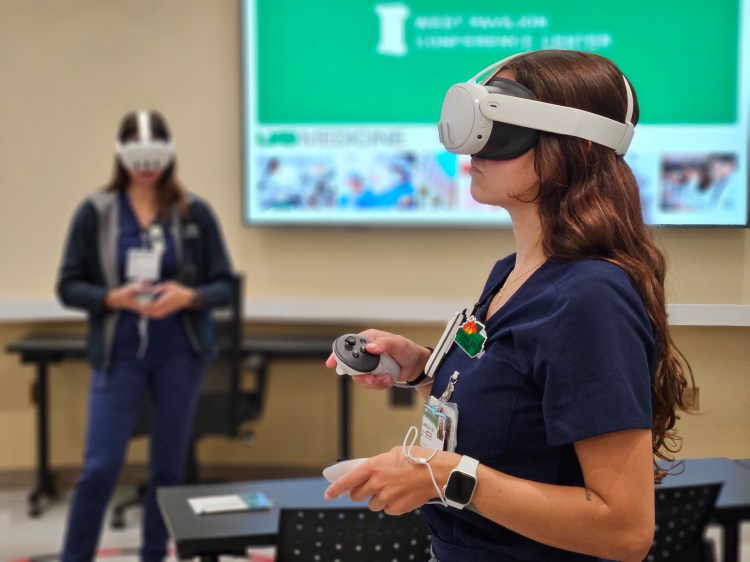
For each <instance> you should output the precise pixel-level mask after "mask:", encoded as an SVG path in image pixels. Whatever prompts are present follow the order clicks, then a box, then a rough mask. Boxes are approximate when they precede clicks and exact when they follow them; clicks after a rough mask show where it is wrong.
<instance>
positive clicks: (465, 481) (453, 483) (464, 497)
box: [443, 455, 479, 509]
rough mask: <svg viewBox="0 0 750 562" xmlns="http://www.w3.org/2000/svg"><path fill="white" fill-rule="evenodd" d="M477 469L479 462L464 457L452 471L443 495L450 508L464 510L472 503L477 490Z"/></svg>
mask: <svg viewBox="0 0 750 562" xmlns="http://www.w3.org/2000/svg"><path fill="white" fill-rule="evenodd" d="M477 468H479V461H478V460H476V459H472V458H471V457H467V456H466V455H464V456H462V457H461V460H460V461H459V463H458V465H457V466H456V468H454V469H453V470H451V473H450V474H449V475H448V481H447V482H446V483H445V487H443V495H444V496H445V501H446V503H447V504H448V505H449V506H451V507H455V508H456V509H463V508H465V507H466V506H467V505H469V504H470V503H471V499H472V498H473V497H474V490H476V488H477Z"/></svg>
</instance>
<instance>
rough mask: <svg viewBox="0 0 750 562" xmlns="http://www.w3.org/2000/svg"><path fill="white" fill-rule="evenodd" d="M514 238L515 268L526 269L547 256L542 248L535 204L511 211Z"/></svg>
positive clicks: (539, 221) (540, 224)
mask: <svg viewBox="0 0 750 562" xmlns="http://www.w3.org/2000/svg"><path fill="white" fill-rule="evenodd" d="M511 219H512V221H513V236H514V237H515V240H516V266H515V267H516V269H528V268H530V267H533V266H534V265H536V264H538V263H539V262H541V261H543V260H544V259H546V258H547V257H548V256H547V255H546V254H545V252H544V249H543V248H542V223H541V219H540V218H539V212H538V211H537V207H536V205H523V208H522V209H514V210H513V212H511Z"/></svg>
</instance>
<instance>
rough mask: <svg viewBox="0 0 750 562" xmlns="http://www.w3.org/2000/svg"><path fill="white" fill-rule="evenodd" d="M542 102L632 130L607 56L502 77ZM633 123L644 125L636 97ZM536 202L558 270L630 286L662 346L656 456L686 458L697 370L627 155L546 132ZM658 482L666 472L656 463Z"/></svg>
mask: <svg viewBox="0 0 750 562" xmlns="http://www.w3.org/2000/svg"><path fill="white" fill-rule="evenodd" d="M503 69H504V70H505V69H507V70H509V71H511V72H512V73H513V74H514V75H515V79H516V81H518V82H519V83H521V84H523V85H524V86H526V87H527V88H529V89H530V90H531V91H532V92H533V93H534V95H535V96H536V97H537V99H539V100H540V101H544V102H549V103H554V104H559V105H564V106H568V107H575V108H578V109H583V110H585V111H590V112H592V113H596V114H599V115H603V116H604V117H609V118H610V119H613V120H615V121H619V122H621V123H623V122H624V121H625V115H626V111H627V93H626V88H625V82H624V80H625V79H624V76H623V74H622V72H621V71H620V70H619V69H618V68H617V66H615V64H614V63H613V62H612V61H610V60H609V59H606V58H604V57H601V56H598V55H595V54H591V53H583V52H578V51H557V50H545V51H535V52H531V53H528V54H525V55H522V56H520V57H517V58H515V59H513V60H511V61H509V63H508V64H507V65H506V66H505V67H504V68H503ZM633 104H634V109H633V116H632V123H633V124H636V123H637V122H638V117H639V109H638V101H637V99H636V98H635V92H633ZM534 165H535V169H536V173H537V177H538V178H539V190H538V194H536V196H535V201H536V203H537V204H538V206H539V214H540V216H541V223H542V246H543V249H544V251H545V253H546V254H547V256H549V259H550V260H553V261H557V260H559V261H568V260H575V259H582V258H600V259H604V260H607V261H610V262H612V263H615V264H617V265H619V266H620V267H622V268H623V269H624V270H625V271H626V272H627V273H628V274H629V275H630V277H631V279H632V280H633V282H634V283H635V286H636V287H637V290H638V293H639V294H640V296H641V298H642V300H643V303H644V306H645V308H646V312H647V313H648V316H649V319H650V320H651V325H652V328H653V333H654V337H655V339H656V351H657V357H656V365H655V368H654V373H653V382H652V387H651V394H652V428H651V430H652V448H653V452H654V457H655V459H654V460H655V461H656V459H657V458H658V459H662V460H673V458H671V457H670V454H672V453H676V452H677V451H679V449H680V439H679V437H678V435H677V431H676V429H675V422H676V421H677V420H678V419H679V416H678V415H677V410H678V409H680V410H683V411H690V405H689V404H686V403H685V402H684V400H683V391H684V390H685V388H686V387H688V385H690V386H693V385H694V379H693V374H692V370H691V368H690V365H689V364H688V363H687V361H686V360H685V357H684V356H683V355H682V353H681V352H680V351H679V350H678V349H677V348H676V347H675V345H674V343H673V341H672V337H671V335H670V333H669V326H668V322H667V311H666V303H665V296H664V279H665V275H666V260H665V258H664V254H663V253H662V252H661V250H660V249H659V248H658V247H657V246H656V244H655V243H654V242H653V240H652V238H651V234H650V232H649V230H648V229H647V227H646V225H645V224H644V221H643V213H642V210H641V201H640V195H639V190H638V184H637V183H636V179H635V176H634V175H633V172H632V170H631V169H630V167H629V166H628V164H627V163H626V162H625V160H624V159H623V157H622V156H617V155H616V154H615V151H614V150H612V149H611V148H607V147H605V146H602V145H598V144H596V143H592V142H589V141H586V140H584V139H580V138H577V137H572V136H565V135H555V134H548V133H543V132H542V133H540V135H539V142H538V144H537V146H536V156H535V162H534ZM654 471H655V476H656V478H657V479H660V478H662V477H663V476H664V474H665V472H666V471H665V470H663V469H662V468H661V467H659V465H657V464H656V462H655V463H654Z"/></svg>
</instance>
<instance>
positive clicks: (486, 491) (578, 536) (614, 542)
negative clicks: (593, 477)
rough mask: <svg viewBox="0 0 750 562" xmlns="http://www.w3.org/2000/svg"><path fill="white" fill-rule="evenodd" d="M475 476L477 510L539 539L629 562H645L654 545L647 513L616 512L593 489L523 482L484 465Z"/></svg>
mask: <svg viewBox="0 0 750 562" xmlns="http://www.w3.org/2000/svg"><path fill="white" fill-rule="evenodd" d="M477 477H478V478H477V480H478V484H477V489H476V491H475V494H474V499H473V501H472V506H473V507H474V508H475V509H476V511H478V512H479V513H480V514H482V515H483V516H484V517H487V518H488V519H491V520H492V521H494V522H496V523H498V524H500V525H502V526H503V527H506V528H508V529H510V530H512V531H515V532H516V533H519V534H521V535H524V536H526V537H528V538H530V539H533V540H535V541H538V542H541V543H544V544H547V545H550V546H554V547H556V548H561V549H563V550H572V551H574V552H581V553H584V554H590V555H592V556H599V557H602V558H607V559H611V560H623V561H626V562H629V561H638V562H640V561H641V560H643V558H644V557H645V555H646V552H647V551H648V548H649V546H650V545H651V541H652V537H653V522H652V521H650V520H649V517H648V514H645V513H638V510H634V511H629V510H626V509H616V508H614V507H612V506H610V505H607V503H606V502H605V501H604V500H603V499H602V497H601V496H600V495H599V494H597V493H596V492H594V491H593V490H589V489H587V488H581V487H574V486H558V485H552V484H542V483H539V482H532V481H529V480H523V479H520V478H515V477H512V476H508V475H507V474H503V473H500V472H497V471H495V470H492V469H490V468H488V467H486V466H480V467H479V471H478V474H477ZM644 549H645V551H644Z"/></svg>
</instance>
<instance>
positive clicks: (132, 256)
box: [125, 248, 161, 281]
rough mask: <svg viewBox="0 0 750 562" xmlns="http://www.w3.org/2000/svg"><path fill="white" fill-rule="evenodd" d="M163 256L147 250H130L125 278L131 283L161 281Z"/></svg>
mask: <svg viewBox="0 0 750 562" xmlns="http://www.w3.org/2000/svg"><path fill="white" fill-rule="evenodd" d="M160 258H161V254H160V253H159V252H155V251H153V250H148V249H145V248H131V249H130V250H128V255H127V260H126V263H125V276H126V277H127V278H128V279H129V280H130V281H156V280H157V279H159V273H160V272H159V265H160V264H159V262H160V261H161V260H160Z"/></svg>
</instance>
